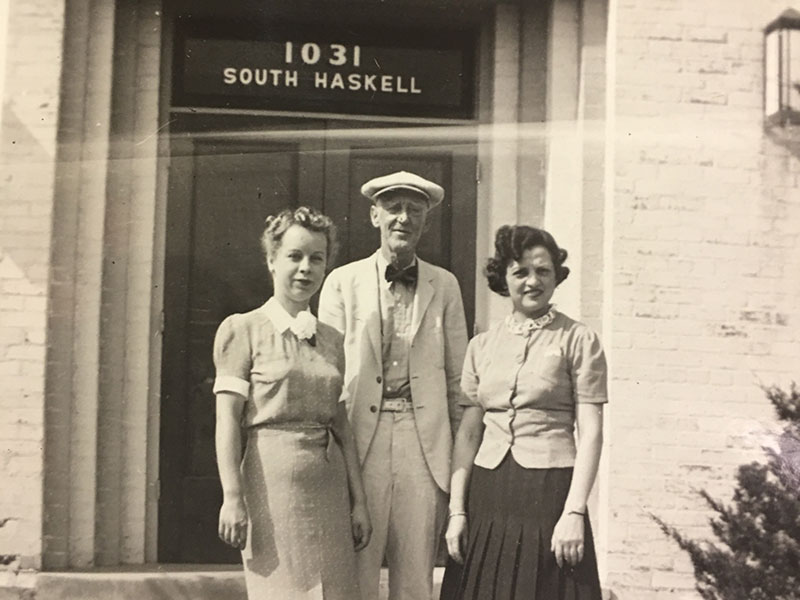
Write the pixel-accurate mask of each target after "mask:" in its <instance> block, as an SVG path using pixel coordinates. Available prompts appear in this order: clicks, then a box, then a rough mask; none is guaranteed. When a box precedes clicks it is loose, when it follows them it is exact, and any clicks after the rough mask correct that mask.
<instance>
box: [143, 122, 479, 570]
mask: <svg viewBox="0 0 800 600" xmlns="http://www.w3.org/2000/svg"><path fill="white" fill-rule="evenodd" d="M459 137H460V136H458V135H448V133H447V130H446V129H444V128H441V127H435V128H434V127H430V128H425V127H420V126H411V125H391V124H385V123H377V122H372V123H369V122H357V121H335V120H321V119H294V120H289V119H275V118H268V117H251V116H248V117H245V116H223V115H197V114H178V115H175V121H174V122H173V124H172V138H171V147H170V159H169V160H170V165H169V188H168V205H167V236H166V265H165V282H164V285H165V289H164V294H165V297H164V341H163V353H162V356H163V360H162V405H161V436H160V437H161V440H160V497H159V536H158V537H159V544H158V546H159V561H160V562H180V563H236V562H239V560H240V557H239V553H238V551H235V550H233V549H231V548H229V547H227V546H226V545H225V544H223V543H222V542H221V541H220V540H219V539H218V537H217V515H218V511H219V507H220V505H221V502H222V491H221V488H220V484H219V478H218V475H217V468H216V461H215V451H214V421H215V411H214V396H213V393H212V386H213V379H214V366H213V362H212V355H211V350H212V345H213V339H214V333H215V332H216V329H217V326H218V325H219V323H220V322H221V321H222V320H223V319H224V318H225V317H226V316H228V315H229V314H232V313H235V312H246V311H249V310H252V309H253V308H256V307H258V306H260V305H261V304H262V303H263V302H264V301H265V300H266V299H267V298H269V297H270V296H271V295H272V287H271V284H270V281H269V277H268V275H267V271H266V265H265V261H264V258H263V253H262V251H261V247H260V242H259V239H260V236H261V232H262V230H263V223H264V218H265V217H266V216H267V215H269V214H274V213H276V212H278V211H279V210H281V209H282V208H285V207H295V206H298V205H301V204H306V205H309V206H313V207H315V208H318V209H320V210H322V211H324V212H325V213H326V214H328V215H329V216H330V217H332V218H333V219H334V221H335V222H336V225H337V227H338V230H339V240H340V242H341V248H340V252H339V256H338V259H337V260H336V264H337V265H338V264H344V263H346V262H350V261H352V260H356V259H359V258H363V257H365V256H368V255H369V254H371V253H372V252H374V251H375V249H377V247H378V245H379V235H378V233H377V231H376V230H375V229H374V228H373V227H372V226H371V224H370V222H369V211H368V201H367V200H365V199H364V198H363V197H361V195H360V192H359V190H360V186H361V184H362V183H364V182H365V181H367V180H368V179H370V178H372V177H375V176H378V175H384V174H386V173H390V172H393V171H397V170H401V169H402V170H407V171H413V172H416V173H418V174H419V175H422V176H423V177H426V178H428V179H431V180H433V181H436V182H438V183H440V184H441V185H443V187H444V188H445V190H446V196H445V200H444V202H443V203H442V204H441V205H440V206H439V207H437V208H436V209H434V211H433V212H432V213H431V214H430V218H429V224H428V230H427V231H426V233H425V234H424V235H423V238H422V241H421V244H420V247H419V255H420V257H421V258H423V259H425V260H429V261H430V262H433V263H434V264H438V265H440V266H442V267H444V268H446V269H448V270H450V271H452V272H453V273H454V274H455V275H456V277H457V278H458V280H459V283H460V285H461V289H462V296H463V299H464V307H465V311H466V313H467V323H468V324H471V323H472V322H473V318H474V288H475V197H476V190H475V185H476V183H475V171H476V147H475V143H474V140H469V139H467V140H466V141H465V140H464V139H459Z"/></svg>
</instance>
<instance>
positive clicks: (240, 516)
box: [219, 494, 247, 550]
mask: <svg viewBox="0 0 800 600" xmlns="http://www.w3.org/2000/svg"><path fill="white" fill-rule="evenodd" d="M219 539H221V540H222V541H223V542H225V543H226V544H228V545H229V546H233V547H234V548H237V549H239V550H244V548H245V546H246V545H247V509H246V508H245V505H244V498H242V496H241V494H236V495H233V496H231V497H225V499H224V500H223V502H222V508H220V509H219Z"/></svg>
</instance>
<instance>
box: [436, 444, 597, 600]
mask: <svg viewBox="0 0 800 600" xmlns="http://www.w3.org/2000/svg"><path fill="white" fill-rule="evenodd" d="M571 480H572V468H565V469H526V468H524V467H521V466H519V465H518V464H517V463H516V461H515V460H514V459H513V457H512V456H511V453H510V452H509V453H508V454H507V455H506V457H505V458H504V459H503V462H502V463H500V465H499V466H498V467H497V468H496V469H484V468H482V467H478V466H477V465H475V466H473V467H472V476H471V478H470V485H469V491H468V494H469V495H468V500H467V507H468V508H467V511H468V513H469V516H468V524H469V530H468V532H469V536H468V537H469V539H468V542H467V547H466V551H465V556H464V559H465V560H464V564H463V565H459V564H457V563H456V562H454V561H453V560H452V559H451V560H450V562H449V563H448V565H447V569H446V570H445V574H444V580H443V581H442V592H441V595H440V600H523V599H524V600H600V598H601V592H600V581H599V578H598V574H597V558H596V555H595V550H594V542H593V539H592V531H591V528H590V525H589V519H588V517H585V518H584V525H585V539H584V546H585V550H584V557H583V560H582V561H581V562H580V563H578V565H576V566H575V567H574V568H573V567H570V566H569V565H567V564H564V566H563V567H562V568H559V567H558V564H556V559H555V555H554V554H553V553H552V552H551V551H550V539H551V538H552V536H553V528H554V527H555V525H556V522H557V521H558V519H559V517H560V516H561V512H562V510H563V508H564V503H565V501H566V498H567V492H568V491H569V485H570V481H571Z"/></svg>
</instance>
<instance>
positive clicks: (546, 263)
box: [441, 226, 607, 600]
mask: <svg viewBox="0 0 800 600" xmlns="http://www.w3.org/2000/svg"><path fill="white" fill-rule="evenodd" d="M495 250H496V252H495V256H494V257H493V258H492V259H490V260H489V262H488V265H487V276H488V279H489V287H490V288H491V289H492V290H493V291H495V292H497V293H498V294H501V295H503V296H509V297H510V298H511V303H512V311H511V314H509V315H508V316H507V317H506V318H505V319H504V320H503V321H501V322H500V323H497V324H496V325H495V326H493V327H492V328H491V329H489V330H488V331H486V332H485V333H481V334H479V335H477V336H476V337H475V338H474V339H472V341H471V342H470V344H469V348H468V349H467V356H466V359H465V362H464V370H463V374H462V379H461V386H462V388H463V391H464V392H465V400H464V402H463V403H464V405H465V409H464V415H463V418H462V420H461V425H460V428H459V430H458V433H457V435H456V440H455V448H454V451H453V466H452V469H453V471H452V478H451V485H450V490H451V491H450V515H449V520H448V526H447V533H446V539H447V546H448V551H449V554H450V556H451V561H450V563H449V564H448V566H447V569H446V572H445V576H444V581H443V583H442V593H441V599H442V600H461V599H467V598H469V599H473V598H474V599H480V600H512V599H518V600H521V599H523V598H525V599H536V600H600V598H601V592H600V584H599V579H598V573H597V561H596V558H595V551H594V545H593V542H592V534H591V529H590V525H589V518H588V516H587V514H586V502H587V498H588V496H589V492H590V490H591V487H592V484H593V482H594V479H595V475H596V474H597V466H598V463H599V460H600V449H601V446H602V423H603V404H604V403H605V402H606V401H607V396H606V362H605V358H604V355H603V350H602V347H601V345H600V340H599V339H598V337H597V335H596V334H595V333H594V332H593V331H592V330H590V329H589V328H588V327H586V326H585V325H583V324H582V323H579V322H577V321H574V320H572V319H570V318H569V317H567V316H566V315H564V314H562V313H560V312H558V311H556V310H555V309H554V308H553V307H552V305H551V304H550V299H551V298H552V296H553V293H554V291H555V288H556V286H557V285H558V284H560V283H561V282H562V281H564V279H566V277H567V275H568V274H569V269H568V268H567V267H566V266H564V264H563V263H564V260H565V259H566V257H567V252H566V251H565V250H563V249H561V248H559V247H558V245H557V244H556V242H555V240H554V239H553V237H552V236H551V235H550V234H549V233H547V232H546V231H543V230H540V229H535V228H533V227H527V226H504V227H501V228H500V229H499V230H498V232H497V235H496V238H495ZM576 426H577V430H578V442H577V447H576V444H575V437H574V430H575V427H576Z"/></svg>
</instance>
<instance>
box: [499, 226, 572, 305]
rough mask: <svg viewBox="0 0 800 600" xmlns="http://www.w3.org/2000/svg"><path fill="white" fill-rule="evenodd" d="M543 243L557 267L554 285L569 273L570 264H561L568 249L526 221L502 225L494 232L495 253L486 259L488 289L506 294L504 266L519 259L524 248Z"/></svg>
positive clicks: (506, 267)
mask: <svg viewBox="0 0 800 600" xmlns="http://www.w3.org/2000/svg"><path fill="white" fill-rule="evenodd" d="M535 246H544V247H545V248H546V249H547V251H548V252H549V253H550V258H551V260H552V261H553V266H554V267H555V270H556V273H555V275H556V285H558V284H560V283H561V282H562V281H564V280H565V279H566V278H567V276H568V275H569V267H565V266H564V261H565V260H567V251H566V250H564V249H563V248H559V247H558V244H557V243H556V241H555V239H553V236H552V235H550V234H549V233H548V232H547V231H545V230H544V229H537V228H536V227H529V226H527V225H503V226H502V227H501V228H500V229H498V230H497V233H496V234H495V236H494V256H493V257H492V258H490V259H489V260H488V261H487V263H486V278H487V279H488V280H489V289H490V290H492V291H493V292H496V293H498V294H500V295H501V296H508V286H507V285H506V270H507V269H508V265H509V264H511V261H514V260H516V261H518V260H519V259H520V258H522V255H523V254H524V252H525V251H526V250H530V249H531V248H533V247H535Z"/></svg>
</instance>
